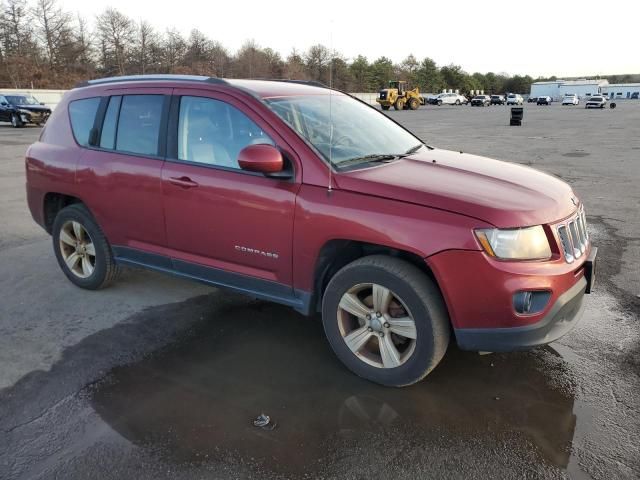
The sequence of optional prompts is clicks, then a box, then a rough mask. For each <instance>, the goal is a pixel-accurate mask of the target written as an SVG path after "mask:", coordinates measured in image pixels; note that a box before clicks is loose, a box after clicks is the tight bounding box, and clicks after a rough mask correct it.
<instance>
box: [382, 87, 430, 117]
mask: <svg viewBox="0 0 640 480" xmlns="http://www.w3.org/2000/svg"><path fill="white" fill-rule="evenodd" d="M376 102H378V103H379V104H380V106H381V107H382V109H383V110H389V108H391V107H393V108H395V109H396V110H407V109H409V110H417V109H418V108H419V107H420V105H424V104H425V100H424V98H422V97H421V96H420V89H419V88H418V87H416V88H413V89H410V88H409V86H408V84H407V82H403V81H399V80H395V81H392V82H389V88H383V89H382V90H380V94H379V95H378V98H376Z"/></svg>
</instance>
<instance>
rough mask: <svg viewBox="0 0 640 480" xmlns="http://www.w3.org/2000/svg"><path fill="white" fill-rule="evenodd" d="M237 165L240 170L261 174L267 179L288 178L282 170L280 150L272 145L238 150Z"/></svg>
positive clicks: (287, 173) (252, 146)
mask: <svg viewBox="0 0 640 480" xmlns="http://www.w3.org/2000/svg"><path fill="white" fill-rule="evenodd" d="M238 164H239V165H240V168H241V169H242V170H247V171H249V172H259V173H263V174H265V175H266V176H268V177H278V178H288V177H290V176H291V174H290V173H289V172H286V171H285V170H284V159H283V158H282V154H281V153H280V150H278V149H277V148H276V147H274V146H273V145H267V144H258V145H249V146H247V147H244V148H243V149H242V150H240V153H239V154H238Z"/></svg>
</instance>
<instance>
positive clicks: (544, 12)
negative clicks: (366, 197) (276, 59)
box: [60, 0, 640, 77]
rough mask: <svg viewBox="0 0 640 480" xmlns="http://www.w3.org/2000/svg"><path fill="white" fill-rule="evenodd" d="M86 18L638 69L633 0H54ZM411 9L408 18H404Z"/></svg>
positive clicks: (511, 67)
mask: <svg viewBox="0 0 640 480" xmlns="http://www.w3.org/2000/svg"><path fill="white" fill-rule="evenodd" d="M60 3H61V5H62V6H63V8H64V9H65V10H68V11H77V12H80V13H81V14H82V15H83V16H84V17H85V18H87V20H89V21H90V22H93V19H94V18H95V16H96V15H97V14H98V13H100V12H101V11H102V10H104V8H105V7H106V6H107V5H110V6H112V7H114V8H116V9H118V10H120V11H121V12H123V13H125V14H126V15H128V16H130V17H131V18H133V19H134V20H136V21H140V20H142V19H146V20H148V21H149V22H150V23H151V24H152V25H154V26H155V27H156V28H157V29H159V30H165V29H167V28H172V27H175V28H176V29H177V30H178V31H180V32H181V33H183V34H184V35H185V36H186V35H188V33H189V31H190V30H191V29H192V28H198V29H199V30H201V31H202V32H204V33H205V34H207V35H208V36H209V37H210V38H212V39H213V40H218V41H220V42H221V43H222V44H223V45H224V46H226V47H227V48H228V49H229V50H231V52H235V51H236V50H237V49H238V47H240V46H241V45H242V43H243V42H244V41H246V40H247V39H253V40H255V41H256V42H257V43H258V44H259V45H260V46H262V47H271V48H273V49H275V50H277V51H279V52H280V53H281V54H282V56H283V57H286V56H287V55H288V54H289V53H290V52H291V50H292V49H293V48H296V49H297V50H299V51H304V50H306V48H308V47H309V46H310V45H313V44H316V43H322V44H324V45H327V46H329V45H330V43H333V48H334V49H336V50H338V51H339V52H341V53H342V54H343V55H345V56H347V57H348V58H349V59H351V58H353V57H355V56H356V55H358V54H363V55H365V56H366V57H368V59H369V61H373V60H375V59H376V58H377V57H379V56H382V55H384V56H387V57H389V58H391V59H392V60H393V61H395V62H400V61H401V60H402V59H403V58H404V57H406V56H407V55H408V54H409V53H413V54H414V55H415V56H416V57H417V58H418V59H422V58H423V57H425V56H428V57H431V58H433V59H434V60H435V61H436V63H438V65H445V64H448V63H455V64H458V65H462V67H463V68H464V69H465V70H466V71H467V72H469V73H473V72H476V71H478V72H483V73H485V72H488V71H493V72H496V73H498V72H507V73H510V74H525V73H528V74H531V75H532V76H534V77H537V76H550V75H557V76H559V77H560V76H580V75H585V76H586V75H598V74H617V73H640V40H639V38H640V37H639V33H638V30H639V28H640V23H639V22H640V1H638V0H627V1H624V2H619V1H618V2H613V3H611V4H609V3H606V2H595V1H590V2H586V1H584V0H583V1H579V0H565V1H559V0H554V1H550V0H530V1H526V2H517V1H506V0H505V1H503V0H499V1H498V0H493V1H491V0H489V1H488V2H479V1H477V0H476V1H470V2H468V1H465V0H459V1H456V2H444V1H440V2H428V3H427V2H424V1H415V2H411V1H410V0H403V1H400V2H394V1H387V2H384V1H378V0H369V1H366V2H361V1H357V2H356V1H349V0H342V1H336V0H321V1H314V2H306V1H289V0H237V1H227V2H217V1H215V0H209V1H207V0H198V1H196V0H180V1H178V2H173V1H167V0H160V1H158V0H155V1H148V0H134V1H132V0H106V1H105V2H104V3H102V2H93V1H90V0H89V1H87V0H60ZM411 11H414V12H415V13H416V15H413V16H408V15H407V14H406V13H405V12H411Z"/></svg>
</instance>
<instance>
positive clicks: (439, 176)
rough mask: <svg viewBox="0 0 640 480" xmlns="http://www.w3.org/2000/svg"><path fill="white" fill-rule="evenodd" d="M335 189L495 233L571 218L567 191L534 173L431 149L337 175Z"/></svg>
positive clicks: (573, 200)
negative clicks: (472, 221) (453, 216)
mask: <svg viewBox="0 0 640 480" xmlns="http://www.w3.org/2000/svg"><path fill="white" fill-rule="evenodd" d="M337 177H338V178H337V181H338V186H339V188H340V189H345V190H350V191H354V192H359V193H364V194H367V195H375V196H378V197H384V198H389V199H394V200H399V201H404V202H410V203H416V204H420V205H424V206H427V207H433V208H438V209H442V210H448V211H453V212H456V213H460V214H463V215H467V216H470V217H474V218H477V219H480V220H482V221H485V222H488V223H490V224H492V225H494V226H496V227H499V228H509V227H522V226H529V225H540V224H545V223H551V222H554V221H556V220H560V219H563V218H565V217H568V216H569V215H571V214H572V213H573V212H574V211H575V210H576V206H577V202H578V200H577V198H576V197H575V195H574V194H573V191H572V190H571V187H570V186H569V185H567V184H566V183H565V182H563V181H562V180H559V179H558V178H556V177H553V176H551V175H548V174H546V173H542V172H540V171H538V170H535V169H533V168H529V167H525V166H522V165H517V164H514V163H508V162H502V161H499V160H493V159H490V158H485V157H480V156H477V155H470V154H467V153H459V152H452V151H448V150H440V149H434V150H430V151H424V152H419V153H417V154H415V155H411V156H409V157H405V158H403V159H400V160H396V161H394V162H391V163H387V164H382V165H376V166H374V167H370V168H363V169H359V170H353V171H350V172H342V173H340V174H338V175H337Z"/></svg>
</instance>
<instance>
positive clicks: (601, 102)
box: [584, 95, 607, 108]
mask: <svg viewBox="0 0 640 480" xmlns="http://www.w3.org/2000/svg"><path fill="white" fill-rule="evenodd" d="M606 104H607V99H606V97H603V96H602V95H595V96H593V97H591V98H590V99H589V100H587V103H585V105H584V108H604V106H605V105H606Z"/></svg>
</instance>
